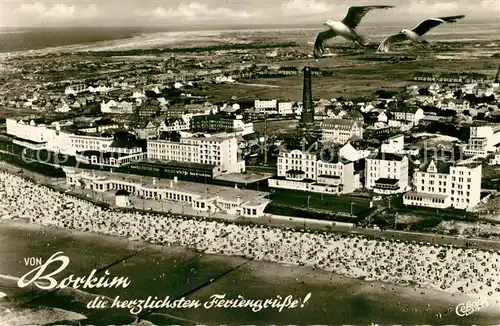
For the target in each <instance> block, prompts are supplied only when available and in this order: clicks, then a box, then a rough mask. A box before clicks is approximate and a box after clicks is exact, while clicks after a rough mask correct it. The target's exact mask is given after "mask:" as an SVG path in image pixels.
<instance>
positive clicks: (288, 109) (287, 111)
mask: <svg viewBox="0 0 500 326" xmlns="http://www.w3.org/2000/svg"><path fill="white" fill-rule="evenodd" d="M293 105H294V102H278V114H280V115H293V114H295V110H294V108H293Z"/></svg>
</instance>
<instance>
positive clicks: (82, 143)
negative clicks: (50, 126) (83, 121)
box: [69, 135, 114, 152]
mask: <svg viewBox="0 0 500 326" xmlns="http://www.w3.org/2000/svg"><path fill="white" fill-rule="evenodd" d="M69 138H70V142H71V149H72V151H74V152H83V151H99V152H106V151H108V150H109V147H110V146H111V143H113V139H114V138H113V137H112V136H109V137H100V136H87V135H71V136H70V137H69Z"/></svg>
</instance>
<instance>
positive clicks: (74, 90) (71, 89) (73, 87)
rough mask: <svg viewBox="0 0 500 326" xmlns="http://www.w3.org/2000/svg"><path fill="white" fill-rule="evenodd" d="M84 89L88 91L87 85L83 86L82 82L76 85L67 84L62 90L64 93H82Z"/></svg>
mask: <svg viewBox="0 0 500 326" xmlns="http://www.w3.org/2000/svg"><path fill="white" fill-rule="evenodd" d="M86 91H88V88H87V86H85V85H84V84H78V85H71V86H67V87H66V89H65V90H64V94H66V95H76V94H78V93H83V92H86Z"/></svg>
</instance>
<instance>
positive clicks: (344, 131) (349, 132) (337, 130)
mask: <svg viewBox="0 0 500 326" xmlns="http://www.w3.org/2000/svg"><path fill="white" fill-rule="evenodd" d="M321 129H322V141H323V142H333V143H338V144H345V143H347V142H348V141H349V140H351V139H363V123H362V122H360V121H355V120H346V119H326V120H324V121H323V123H322V124H321Z"/></svg>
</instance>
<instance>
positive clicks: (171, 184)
mask: <svg viewBox="0 0 500 326" xmlns="http://www.w3.org/2000/svg"><path fill="white" fill-rule="evenodd" d="M173 187H174V181H172V180H170V188H173Z"/></svg>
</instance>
